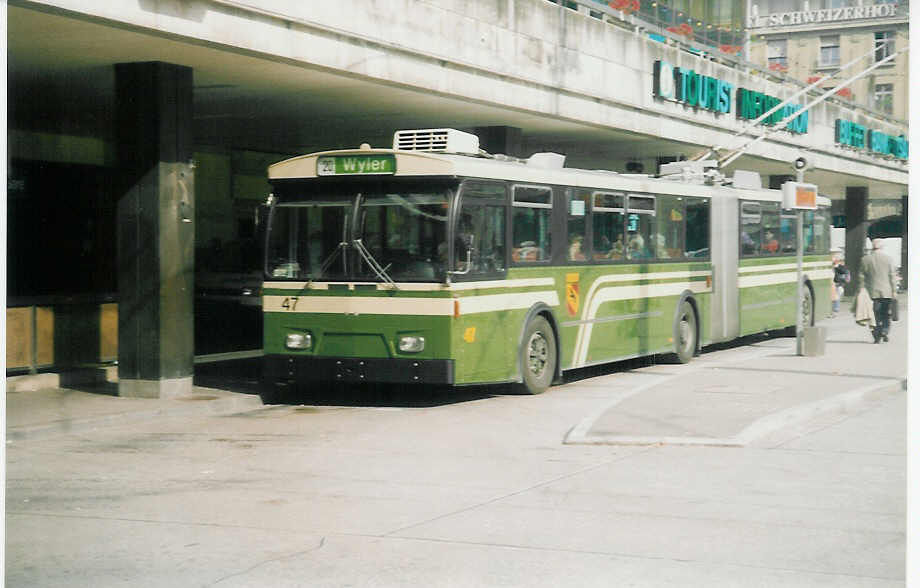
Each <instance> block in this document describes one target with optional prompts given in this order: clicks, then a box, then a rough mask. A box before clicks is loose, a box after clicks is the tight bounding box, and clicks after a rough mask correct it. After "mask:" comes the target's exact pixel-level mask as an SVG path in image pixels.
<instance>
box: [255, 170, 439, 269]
mask: <svg viewBox="0 0 920 588" xmlns="http://www.w3.org/2000/svg"><path fill="white" fill-rule="evenodd" d="M449 196H450V190H449V187H448V186H447V185H445V183H444V182H424V183H422V182H418V181H414V182H405V181H402V182H398V181H391V182H381V181H377V182H373V183H370V182H369V183H363V184H357V183H353V182H352V183H349V184H348V185H346V186H343V185H334V186H333V185H329V184H325V187H323V186H318V185H310V184H308V183H303V184H299V185H297V186H288V187H287V189H285V190H284V191H283V194H282V196H281V200H280V202H278V203H277V204H276V205H275V207H274V209H273V211H272V215H271V220H270V223H269V233H268V243H267V251H266V253H267V255H266V271H267V273H268V276H269V277H270V278H280V279H294V280H308V279H310V280H360V281H381V280H384V279H385V278H384V277H382V276H381V275H380V270H382V272H383V274H384V275H385V276H386V277H388V278H390V279H392V280H394V281H435V280H438V281H439V280H441V279H443V277H444V271H445V269H447V268H446V265H445V264H446V261H447V211H448V201H449ZM375 265H376V268H375V267H373V266H375Z"/></svg>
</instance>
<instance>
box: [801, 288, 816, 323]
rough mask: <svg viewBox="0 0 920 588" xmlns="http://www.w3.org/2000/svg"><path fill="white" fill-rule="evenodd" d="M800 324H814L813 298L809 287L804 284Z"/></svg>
mask: <svg viewBox="0 0 920 588" xmlns="http://www.w3.org/2000/svg"><path fill="white" fill-rule="evenodd" d="M800 312H801V313H802V326H803V327H813V326H815V299H814V296H813V295H812V293H811V288H810V287H809V286H808V285H807V284H805V285H804V286H802V309H801V310H800Z"/></svg>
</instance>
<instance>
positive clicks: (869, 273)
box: [859, 239, 898, 343]
mask: <svg viewBox="0 0 920 588" xmlns="http://www.w3.org/2000/svg"><path fill="white" fill-rule="evenodd" d="M859 279H860V286H861V287H864V288H865V289H866V291H867V292H868V293H869V297H870V298H872V312H873V313H874V314H875V328H873V329H872V339H873V342H875V343H878V342H879V341H884V342H886V343H887V342H888V331H889V329H890V328H891V305H892V299H893V298H894V297H895V295H896V294H897V293H898V286H897V272H896V271H895V267H894V262H893V261H891V259H890V258H889V257H888V256H887V255H885V254H884V253H883V252H882V240H881V239H872V253H870V254H869V255H867V256H866V257H864V258H863V260H862V267H860V269H859Z"/></svg>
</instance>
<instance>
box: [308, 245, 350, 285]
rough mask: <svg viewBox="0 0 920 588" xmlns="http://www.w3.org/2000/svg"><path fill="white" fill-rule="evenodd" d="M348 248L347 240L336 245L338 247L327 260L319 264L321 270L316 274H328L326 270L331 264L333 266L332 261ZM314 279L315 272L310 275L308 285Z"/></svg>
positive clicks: (318, 275) (318, 276)
mask: <svg viewBox="0 0 920 588" xmlns="http://www.w3.org/2000/svg"><path fill="white" fill-rule="evenodd" d="M346 248H348V242H347V241H342V242H341V243H339V244H338V245H337V246H336V248H335V249H333V250H332V253H330V254H329V257H327V258H326V260H325V261H324V262H323V263H322V265H320V266H319V272H318V273H317V274H316V277H317V278H322V277H323V276H324V275H326V270H327V269H329V266H331V265H332V262H333V261H335V258H336V256H337V255H338V254H339V252H340V251H342V250H344V249H346ZM313 279H314V277H313V274H310V277H309V278H307V285H308V286H309V285H310V284H312V283H313Z"/></svg>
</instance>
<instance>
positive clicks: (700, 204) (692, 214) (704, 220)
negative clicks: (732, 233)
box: [684, 198, 709, 258]
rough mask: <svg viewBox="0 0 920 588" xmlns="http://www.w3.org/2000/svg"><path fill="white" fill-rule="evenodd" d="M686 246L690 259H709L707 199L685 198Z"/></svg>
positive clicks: (686, 252)
mask: <svg viewBox="0 0 920 588" xmlns="http://www.w3.org/2000/svg"><path fill="white" fill-rule="evenodd" d="M686 200H687V202H686V204H687V215H686V216H687V224H686V235H687V239H686V246H685V249H684V253H685V256H686V257H690V258H701V257H702V258H708V257H709V199H708V198H687V199H686Z"/></svg>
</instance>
